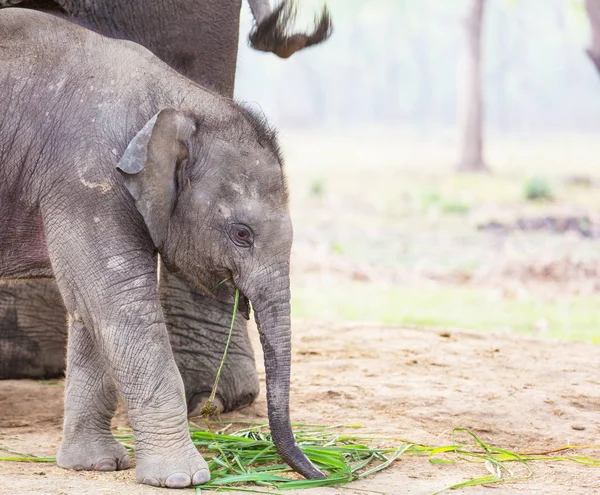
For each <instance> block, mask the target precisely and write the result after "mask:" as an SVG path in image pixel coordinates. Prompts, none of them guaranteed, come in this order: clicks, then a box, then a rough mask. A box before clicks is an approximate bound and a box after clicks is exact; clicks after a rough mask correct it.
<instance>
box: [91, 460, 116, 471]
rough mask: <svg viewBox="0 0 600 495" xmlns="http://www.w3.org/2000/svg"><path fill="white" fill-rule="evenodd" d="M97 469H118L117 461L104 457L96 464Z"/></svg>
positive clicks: (95, 468)
mask: <svg viewBox="0 0 600 495" xmlns="http://www.w3.org/2000/svg"><path fill="white" fill-rule="evenodd" d="M94 470H95V471H116V470H117V461H115V460H114V459H102V460H101V461H100V462H98V463H96V465H95V466H94Z"/></svg>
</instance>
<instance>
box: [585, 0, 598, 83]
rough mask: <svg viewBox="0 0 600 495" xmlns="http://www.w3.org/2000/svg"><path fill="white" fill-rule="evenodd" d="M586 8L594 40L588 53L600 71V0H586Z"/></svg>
mask: <svg viewBox="0 0 600 495" xmlns="http://www.w3.org/2000/svg"><path fill="white" fill-rule="evenodd" d="M585 10H586V11H587V15H588V19H589V21H590V27H591V31H592V42H591V44H590V46H589V48H588V49H587V54H588V56H589V57H590V59H591V61H592V62H593V64H594V66H595V67H596V70H597V71H598V73H600V0H585Z"/></svg>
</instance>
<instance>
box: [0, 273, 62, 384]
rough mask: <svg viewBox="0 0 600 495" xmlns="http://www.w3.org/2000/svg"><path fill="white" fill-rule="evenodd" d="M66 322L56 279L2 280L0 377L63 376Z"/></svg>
mask: <svg viewBox="0 0 600 495" xmlns="http://www.w3.org/2000/svg"><path fill="white" fill-rule="evenodd" d="M66 322H67V318H66V313H65V309H64V306H63V304H62V298H61V297H60V293H59V292H58V289H57V287H56V283H55V282H54V280H30V281H27V282H19V283H7V282H4V283H0V379H11V378H12V379H14V378H36V379H40V378H55V377H58V376H62V374H63V373H64V370H65V348H66V343H67V325H66Z"/></svg>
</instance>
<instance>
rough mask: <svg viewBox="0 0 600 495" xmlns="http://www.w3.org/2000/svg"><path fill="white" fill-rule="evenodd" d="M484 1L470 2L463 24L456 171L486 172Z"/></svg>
mask: <svg viewBox="0 0 600 495" xmlns="http://www.w3.org/2000/svg"><path fill="white" fill-rule="evenodd" d="M484 7H485V0H471V5H470V6H469V12H468V16H467V19H466V22H465V28H466V29H465V31H466V36H467V60H466V70H465V81H464V94H463V101H462V107H463V108H462V112H463V115H462V119H463V120H462V150H461V157H460V160H459V162H458V170H460V171H466V172H482V171H487V167H486V165H485V163H484V161H483V128H482V127H483V97H482V92H483V91H482V85H481V31H482V25H483V13H484Z"/></svg>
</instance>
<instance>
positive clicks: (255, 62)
mask: <svg viewBox="0 0 600 495" xmlns="http://www.w3.org/2000/svg"><path fill="white" fill-rule="evenodd" d="M298 4H299V5H300V8H299V14H298V22H297V25H298V26H299V27H305V26H310V22H311V17H312V16H313V15H314V14H315V13H317V12H319V11H320V9H321V8H322V5H323V2H322V0H302V1H301V2H298ZM468 4H469V1H467V0H444V1H439V0H370V1H367V0H330V1H328V2H327V5H328V6H329V9H330V11H331V14H332V17H333V21H334V30H335V31H334V36H332V38H331V39H330V40H329V41H328V42H327V43H325V44H324V45H322V46H319V47H318V48H313V49H310V50H306V51H304V52H300V53H298V54H297V55H295V56H294V57H292V58H290V59H289V60H287V61H285V62H281V61H280V60H277V59H276V58H275V57H273V56H269V55H267V54H262V53H257V52H253V51H252V50H250V49H249V48H247V46H246V42H245V35H244V33H247V32H248V31H249V29H250V17H249V15H248V12H247V11H246V10H247V9H245V11H244V14H245V15H244V17H243V27H242V39H241V46H240V57H239V66H238V67H239V69H238V80H237V96H238V97H239V98H240V99H243V100H248V101H257V102H260V106H261V107H262V108H263V109H264V111H265V112H266V113H267V114H268V115H269V117H270V118H271V119H272V120H273V121H274V122H276V123H277V124H279V125H282V126H285V127H288V126H291V127H310V128H314V127H325V128H328V127H329V128H334V129H339V128H340V127H343V128H348V127H356V126H359V127H360V126H364V125H381V126H400V127H409V128H412V129H417V130H419V131H421V132H432V131H439V130H452V129H453V128H454V126H455V125H456V123H457V120H458V118H459V110H458V105H459V97H460V90H461V89H460V82H461V78H462V72H463V70H464V69H463V65H464V52H465V50H464V34H463V23H464V18H465V14H466V11H467V7H468ZM588 41H589V27H588V21H587V18H586V16H585V12H584V9H583V2H582V1H576V0H487V2H486V13H485V18H484V26H483V52H484V53H483V81H484V86H485V95H484V98H485V105H486V112H485V123H486V126H487V128H488V129H489V130H490V131H493V132H499V133H503V134H523V133H542V132H551V131H554V132H580V131H586V132H591V131H597V130H599V129H600V97H599V92H598V85H599V84H600V81H599V78H598V74H597V73H596V72H595V70H594V67H593V65H592V64H590V62H589V60H588V59H587V57H586V55H585V52H584V47H585V45H586V44H587V43H588Z"/></svg>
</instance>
